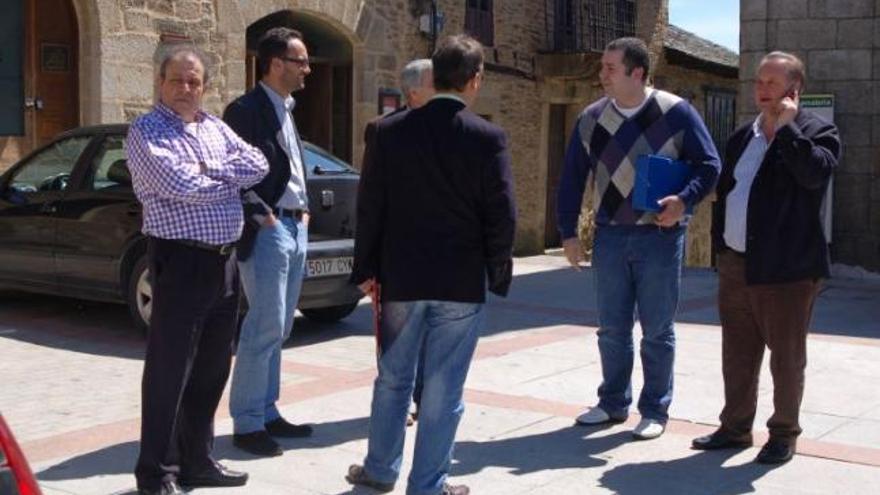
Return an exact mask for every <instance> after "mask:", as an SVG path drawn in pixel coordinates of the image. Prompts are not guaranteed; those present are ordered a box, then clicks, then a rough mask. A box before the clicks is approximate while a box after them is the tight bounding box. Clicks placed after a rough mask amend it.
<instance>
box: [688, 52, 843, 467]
mask: <svg viewBox="0 0 880 495" xmlns="http://www.w3.org/2000/svg"><path fill="white" fill-rule="evenodd" d="M804 74H805V71H804V64H803V62H801V61H800V60H799V59H798V58H797V57H795V56H794V55H791V54H789V53H784V52H773V53H770V54H768V55H767V56H766V57H764V58H763V59H762V60H761V63H760V65H759V67H758V72H757V78H756V80H755V103H756V104H757V106H758V108H759V109H760V110H761V114H760V115H759V116H758V118H757V119H755V121H754V122H752V123H749V124H748V125H746V126H744V127H742V128H740V129H739V130H737V131H736V132H735V133H734V134H733V135H732V136H731V137H730V139H729V140H728V143H727V152H726V156H725V161H724V168H723V169H722V172H721V177H720V179H719V181H718V188H717V191H718V200H717V202H716V203H715V211H714V221H713V224H712V231H713V232H712V233H713V237H714V243H715V246H716V248H717V251H718V276H719V290H718V309H719V313H720V316H721V331H722V368H723V376H724V402H725V404H724V409H723V411H722V412H721V427H720V428H719V429H718V430H717V431H715V432H714V433H713V434H711V435H708V436H705V437H700V438H697V439H695V440H694V441H693V447H694V448H696V449H701V450H711V449H721V448H735V447H747V446H750V445H751V444H752V433H751V431H752V423H753V422H754V419H755V411H756V407H757V401H758V377H759V375H760V371H761V360H762V358H763V355H764V348H765V347H767V348H769V349H770V371H771V373H772V375H773V406H774V412H773V416H771V417H770V420H769V421H768V422H767V426H768V428H769V430H770V440H769V441H768V442H767V443H766V444H765V445H764V447H763V448H762V449H761V452H760V453H759V454H758V457H757V458H756V461H757V462H760V463H765V464H779V463H783V462H787V461H788V460H790V459H791V457H792V455H793V454H794V451H795V443H796V440H797V437H798V435H800V433H801V428H800V425H799V421H798V416H799V411H800V405H801V399H802V397H803V392H804V369H805V368H806V365H807V330H808V327H809V323H810V317H811V315H812V310H813V303H814V301H815V300H816V295H817V294H818V292H819V280H820V279H822V278H826V277H828V275H829V260H828V244H827V240H826V239H825V236H824V233H823V230H822V220H821V215H820V210H821V206H822V200H823V198H824V195H825V190H826V189H827V187H828V181H829V179H830V177H831V173H832V171H833V169H834V168H835V167H836V166H837V160H838V158H839V155H840V139H839V137H838V133H837V128H836V127H834V125H833V124H831V123H829V122H826V121H825V120H823V119H821V118H819V117H817V116H816V115H814V114H812V113H810V112H808V111H804V110H799V109H798V102H799V95H800V93H801V90H802V89H803V87H804V82H805V76H804Z"/></svg>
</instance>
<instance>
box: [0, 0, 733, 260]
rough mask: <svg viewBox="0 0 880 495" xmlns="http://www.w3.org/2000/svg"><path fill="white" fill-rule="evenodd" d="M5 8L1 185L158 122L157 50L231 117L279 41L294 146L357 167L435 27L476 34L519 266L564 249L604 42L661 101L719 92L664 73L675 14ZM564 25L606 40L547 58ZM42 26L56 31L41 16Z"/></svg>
mask: <svg viewBox="0 0 880 495" xmlns="http://www.w3.org/2000/svg"><path fill="white" fill-rule="evenodd" d="M5 1H11V2H12V4H13V7H12V14H10V16H9V17H8V19H7V20H6V21H5V22H6V23H7V24H9V25H10V26H12V27H15V26H14V22H15V19H18V23H19V29H18V31H17V32H16V31H15V29H12V30H11V31H8V30H7V31H3V29H0V32H2V33H5V34H0V60H3V59H4V58H5V59H6V60H7V65H6V66H0V86H2V87H0V89H9V88H12V89H13V91H9V92H3V91H0V94H6V95H7V97H6V100H3V101H0V108H7V109H11V110H13V112H12V113H9V114H8V115H6V116H4V117H0V169H2V168H4V167H6V166H8V165H9V164H11V163H13V162H14V161H15V160H17V159H18V158H20V157H21V156H23V155H24V154H26V153H27V152H29V151H30V150H32V149H34V148H35V147H38V146H39V145H41V144H42V143H44V142H46V141H47V140H48V139H50V138H51V136H52V135H54V134H55V133H57V132H59V131H61V130H63V129H66V128H69V127H75V126H79V125H91V124H100V123H111V122H120V121H130V120H131V119H132V118H134V117H135V116H136V115H138V114H140V113H142V112H144V111H146V110H147V109H149V108H150V106H151V105H152V103H153V100H154V80H155V78H154V70H155V69H154V64H153V59H154V55H155V53H156V49H157V47H158V46H159V45H161V44H163V43H177V42H192V43H195V44H196V45H198V46H199V47H200V48H201V49H202V50H203V51H204V52H205V53H206V54H207V57H208V60H209V65H210V70H209V79H210V81H209V89H208V91H207V93H206V97H205V103H206V106H207V108H208V109H209V110H210V111H211V112H215V113H220V112H222V109H223V108H224V106H225V105H226V104H227V103H228V102H229V101H231V100H232V99H234V98H235V97H237V96H239V95H240V94H242V93H243V92H244V91H246V90H247V89H248V88H249V87H251V86H252V85H253V84H254V82H255V80H256V79H257V75H256V68H255V63H254V56H255V53H254V51H255V47H256V40H257V39H258V38H259V36H260V35H261V34H262V33H263V32H265V30H266V29H268V28H270V27H274V26H279V25H283V26H289V27H293V28H296V29H299V30H300V31H302V32H303V34H304V37H305V41H306V44H307V45H308V47H309V51H310V55H311V58H312V60H313V65H312V71H313V72H312V74H311V75H310V76H309V78H308V79H307V81H306V85H307V87H306V89H305V90H304V91H303V92H302V93H298V94H297V102H298V103H297V110H296V112H295V115H296V119H297V124H298V126H299V128H300V130H301V132H302V133H303V135H304V137H305V138H306V139H308V140H310V141H312V142H314V143H316V144H318V145H320V146H323V147H325V148H327V149H329V150H330V151H332V152H333V153H334V154H336V155H337V156H340V157H341V158H343V159H346V160H348V161H350V162H352V163H353V164H355V165H358V164H359V162H360V159H361V154H362V151H363V143H362V132H363V128H364V126H365V124H366V123H367V121H369V120H370V119H371V118H373V117H375V116H376V115H377V114H378V113H379V103H380V101H385V98H383V96H389V95H390V96H392V97H393V88H395V87H396V86H397V73H398V71H399V70H400V68H401V67H402V66H403V65H404V64H405V63H406V62H408V61H409V60H411V59H414V58H420V57H427V56H429V55H430V53H431V52H432V50H433V47H434V44H435V41H434V39H433V38H432V29H431V27H432V24H433V25H434V26H437V27H442V29H441V30H440V32H439V34H440V35H441V36H442V35H446V34H453V33H458V32H462V31H466V30H468V31H472V32H474V33H475V34H477V35H478V36H477V37H478V38H480V39H481V40H482V41H484V42H486V43H485V44H486V45H487V47H486V61H487V63H486V74H485V79H484V86H483V91H482V93H481V95H480V98H479V99H478V101H477V103H476V105H475V108H474V110H475V111H476V112H477V113H479V114H481V115H483V116H485V117H486V118H488V119H490V120H492V121H494V122H496V123H497V124H499V125H501V126H502V127H503V128H504V129H505V130H506V131H507V132H508V134H509V138H510V139H509V142H510V146H511V153H512V156H513V159H514V160H513V162H514V175H515V180H516V193H517V199H518V207H519V217H518V218H519V230H518V233H517V241H516V249H517V252H519V253H521V254H528V253H537V252H542V251H543V249H544V248H545V247H548V246H553V245H555V244H556V243H558V239H555V238H554V233H555V214H554V212H553V209H554V207H555V206H554V205H555V187H556V182H555V181H558V172H559V166H560V164H561V152H562V150H564V145H565V142H566V140H567V139H568V136H569V135H570V131H571V127H572V124H573V122H574V119H575V118H576V116H577V114H578V113H579V112H580V110H581V109H582V108H583V107H584V105H586V104H587V103H589V102H590V101H592V100H594V99H595V98H597V97H599V96H600V94H601V88H600V87H599V86H598V81H597V76H598V59H599V56H600V53H598V52H597V51H596V50H598V51H599V52H601V46H603V45H604V40H605V38H608V39H610V37H616V36H617V35H623V34H635V35H637V36H640V37H642V38H644V39H645V40H646V41H647V42H648V44H649V46H650V47H651V50H652V55H653V56H654V60H655V61H657V62H658V63H659V64H660V67H661V69H660V70H661V71H667V72H669V74H670V75H669V76H668V77H667V78H666V80H665V82H664V84H666V85H667V87H669V88H670V89H673V90H676V89H680V88H685V86H686V85H687V87H691V86H693V85H696V86H695V89H694V90H692V91H691V90H689V91H691V94H692V101H693V102H694V104H695V105H696V106H697V107H698V108H700V106H701V99H702V98H703V97H702V93H701V91H702V86H700V85H699V81H704V80H709V79H712V78H715V77H718V76H717V74H712V73H711V71H709V72H707V71H705V70H703V68H700V67H699V66H690V67H684V68H682V67H679V66H678V65H677V63H667V62H666V59H665V57H666V55H665V54H666V53H668V52H669V49H668V48H664V41H665V36H666V32H667V18H668V15H667V10H668V0H645V1H642V0H639V1H634V0H624V1H617V0H614V1H610V0H505V1H503V2H502V1H497V2H492V1H491V0H480V1H474V0H436V1H430V0H5ZM560 9H561V10H560ZM565 9H569V10H568V11H566V10H565ZM571 9H593V10H591V11H590V12H593V13H594V15H597V16H600V17H597V19H599V20H600V21H602V22H607V23H608V26H606V27H608V29H606V30H605V31H604V36H605V38H601V37H600V38H595V36H594V40H593V41H594V43H593V45H591V46H579V47H576V48H577V50H575V51H574V52H570V51H565V50H560V49H558V47H556V46H554V45H553V40H554V39H555V38H554V36H556V35H557V34H558V33H560V32H563V31H564V32H568V33H569V34H570V32H569V31H565V30H566V29H569V28H571V29H581V31H583V30H584V27H585V26H583V25H574V24H571V22H570V21H571V20H572V19H577V18H580V17H579V14H578V12H573V11H571ZM621 9H622V10H621ZM47 11H51V12H53V15H52V16H45V15H39V14H40V13H41V12H47ZM584 11H585V12H586V10H584ZM566 13H568V14H570V15H571V17H568V16H567V14H566ZM16 16H17V17H16ZM602 16H604V17H602ZM49 18H51V19H49ZM9 19H11V20H9ZM431 19H435V22H434V23H432V22H431ZM603 19H604V21H603ZM2 22H4V21H0V28H3V27H4V25H2ZM627 23H628V24H627ZM612 24H613V25H612ZM627 25H628V26H629V27H628V28H627ZM59 26H62V27H63V29H62V28H59ZM621 26H623V27H621ZM22 27H23V31H24V32H22ZM563 28H564V29H563ZM612 28H613V29H612ZM571 32H574V31H571ZM16 33H17V34H16ZM579 33H580V35H585V36H586V35H591V33H590V32H579ZM31 34H33V36H31ZM16 36H19V38H16ZM609 36H610V37H609ZM4 41H6V42H7V43H6V44H5V45H4V43H3V42H4ZM16 47H18V50H19V52H20V53H19V58H18V59H10V58H8V57H4V55H10V54H12V55H14V54H15V53H13V52H14V50H15V49H16ZM3 50H7V52H8V53H4V52H3ZM10 50H11V51H10ZM563 52H565V53H563ZM696 58H697V59H699V55H697V56H696ZM9 60H19V61H20V64H21V67H23V68H24V69H23V72H22V73H21V74H19V76H20V80H21V81H22V84H21V85H20V87H18V88H17V89H16V87H14V84H13V82H10V81H12V80H13V79H14V77H11V78H6V79H4V76H5V75H6V74H5V72H8V71H7V69H10V67H11V69H10V70H12V72H14V70H13V69H15V67H12V65H14V64H12V65H10V62H8V61H9ZM0 64H2V62H0ZM664 64H665V65H664ZM710 65H711V64H710ZM664 67H665V68H664ZM13 75H14V74H13ZM722 79H724V78H723V77H722ZM727 79H730V78H729V77H728V78H727ZM732 80H733V81H734V84H735V81H736V79H735V77H734V78H733V79H732ZM676 81H681V83H680V84H679V83H676ZM728 82H729V81H728ZM4 84H6V86H3V85H4ZM719 84H720V83H719ZM62 89H65V90H66V91H67V92H64V91H62ZM16 91H18V92H16ZM8 95H12V96H8ZM16 98H18V100H16ZM22 108H24V109H23V110H22ZM65 112H66V113H65ZM4 120H5V123H4ZM698 216H699V217H700V220H699V221H697V222H695V224H696V225H695V227H694V229H692V230H693V231H694V232H695V233H698V234H699V235H697V236H696V237H699V238H700V239H697V240H693V241H692V243H695V245H696V244H700V243H702V245H705V244H706V243H707V242H708V235H706V234H705V232H706V231H707V229H708V227H707V225H708V224H707V223H706V220H705V219H703V218H702V216H700V215H698ZM700 224H703V225H702V227H700ZM556 236H557V237H558V234H557V235H556ZM690 252H691V253H695V254H694V257H691V258H689V259H690V262H691V263H695V264H706V263H707V262H708V258H707V255H706V252H707V251H706V249H704V248H702V247H699V248H694V249H693V250H691V251H690Z"/></svg>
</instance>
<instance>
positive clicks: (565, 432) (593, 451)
mask: <svg viewBox="0 0 880 495" xmlns="http://www.w3.org/2000/svg"><path fill="white" fill-rule="evenodd" d="M603 429H604V428H585V427H583V426H569V427H567V428H563V429H561V430H556V431H551V432H546V433H540V434H536V435H527V436H524V437H514V438H504V439H500V440H488V441H485V442H470V441H465V442H456V444H455V452H454V458H455V464H453V467H452V470H451V474H452V475H453V476H460V475H466V474H474V473H479V472H480V471H482V470H483V469H485V468H488V467H505V468H510V472H511V473H512V474H515V475H524V474H529V473H534V472H538V471H548V470H554V469H572V468H595V467H601V466H604V465H606V464H607V463H608V461H607V460H605V459H601V458H599V457H598V456H599V455H601V454H602V453H604V452H608V451H610V450H613V449H615V448H617V447H618V446H620V445H622V444H624V443H627V442H631V441H632V434H631V433H630V432H628V431H625V432H618V433H613V434H611V435H605V436H599V437H594V438H590V435H592V434H594V433H596V432H598V431H601V430H603Z"/></svg>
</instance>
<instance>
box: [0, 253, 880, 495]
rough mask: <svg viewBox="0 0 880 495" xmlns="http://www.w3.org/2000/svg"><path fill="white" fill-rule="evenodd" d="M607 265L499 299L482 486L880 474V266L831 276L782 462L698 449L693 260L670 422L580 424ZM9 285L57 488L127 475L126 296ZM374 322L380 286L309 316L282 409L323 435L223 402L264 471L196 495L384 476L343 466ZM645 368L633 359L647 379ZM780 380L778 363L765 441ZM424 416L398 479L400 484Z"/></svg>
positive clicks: (703, 415) (763, 410)
mask: <svg viewBox="0 0 880 495" xmlns="http://www.w3.org/2000/svg"><path fill="white" fill-rule="evenodd" d="M592 283H593V281H592V275H591V273H590V270H584V271H582V272H574V271H572V270H570V269H568V268H566V266H565V263H564V262H563V260H562V259H561V258H558V257H553V256H538V257H531V258H523V259H518V260H517V261H516V279H515V281H514V285H513V290H512V294H511V296H510V297H509V298H508V299H491V300H490V302H489V306H488V307H489V327H488V329H487V331H486V332H485V336H484V338H483V339H482V340H481V342H480V344H479V347H478V350H477V356H476V358H475V361H474V363H473V366H472V368H471V373H470V376H469V378H468V382H467V392H466V394H467V396H466V401H467V410H466V412H465V415H464V418H463V420H462V423H461V427H460V429H459V434H458V442H457V444H456V449H455V461H454V465H453V468H452V474H453V479H452V480H451V481H453V482H463V483H467V484H469V485H470V486H471V488H472V489H473V492H474V493H478V494H479V493H492V494H502V493H503V494H520V493H523V494H525V493H534V494H583V493H623V494H654V493H656V494H691V493H692V494H737V493H751V492H756V493H768V494H827V493H833V492H838V493H846V494H851V493H855V494H861V493H866V494H867V493H878V492H880V380H878V377H880V283H877V282H865V281H849V280H832V281H830V282H829V283H828V284H827V285H826V288H825V289H824V291H823V292H822V294H821V296H820V300H819V302H818V304H817V308H816V315H815V318H814V321H813V325H812V334H811V336H810V339H809V360H810V362H809V365H808V370H807V390H806V395H805V398H804V406H803V418H802V422H803V427H804V434H803V436H802V438H801V441H800V443H799V454H798V455H797V456H796V457H795V459H794V460H793V461H792V462H790V463H789V464H787V465H784V466H781V467H777V468H768V467H763V466H758V465H756V464H754V463H752V462H751V460H752V459H753V458H754V456H755V454H756V453H757V450H758V447H755V448H752V449H748V450H745V451H740V452H734V453H731V452H723V453H718V452H711V453H700V452H697V451H693V450H690V448H689V444H690V440H691V439H692V438H693V437H695V436H698V435H702V434H705V433H708V432H711V431H712V430H713V429H714V427H715V426H716V425H717V416H718V412H719V410H720V408H721V401H722V382H721V366H720V355H721V348H720V329H719V326H718V318H717V311H716V310H715V293H716V290H717V282H716V277H715V275H714V273H713V272H711V271H708V270H701V269H690V270H687V271H686V274H685V277H684V280H683V285H684V288H683V292H682V307H681V310H680V313H679V318H678V322H679V323H678V327H677V336H678V355H677V363H676V376H675V380H676V394H675V399H674V401H673V404H672V408H671V410H670V413H671V416H672V418H673V419H672V421H671V422H670V424H669V428H668V431H667V433H666V434H665V435H664V436H663V437H661V438H660V439H658V440H653V441H647V442H636V441H633V440H632V437H631V435H630V431H629V430H630V429H631V428H632V426H633V425H634V424H635V422H636V421H637V420H638V417H637V415H636V414H633V415H631V417H630V420H629V421H628V422H627V423H626V424H624V425H618V426H613V427H607V428H584V427H577V426H574V425H573V418H574V417H575V416H576V415H577V414H578V413H579V412H580V410H581V409H582V408H583V406H584V405H587V404H590V403H592V402H593V401H594V399H595V391H596V388H597V387H598V385H599V381H600V373H599V370H600V368H599V357H598V352H597V349H596V328H595V326H596V312H595V304H594V300H593V292H592V291H593V288H592ZM0 300H2V303H0V383H2V387H0V411H2V413H3V415H4V416H5V418H6V420H7V422H8V423H9V424H10V425H11V426H12V428H13V429H14V431H15V433H16V436H17V437H18V440H19V442H20V443H21V444H22V447H23V448H24V450H25V453H26V454H27V455H28V457H29V459H30V461H31V464H32V467H33V468H34V471H35V472H36V473H37V476H38V478H39V480H40V483H41V485H42V487H43V489H44V491H45V493H46V494H51V495H55V494H108V493H113V494H122V493H131V490H132V489H133V487H134V478H133V476H132V475H131V469H132V466H133V464H134V460H135V457H136V454H137V432H138V425H139V422H138V414H139V413H138V410H139V383H140V372H141V366H142V362H141V359H142V354H143V341H142V339H141V337H140V336H138V335H137V334H135V332H134V330H133V329H132V327H131V324H130V323H129V321H128V316H127V313H126V310H125V308H123V307H121V306H115V305H110V304H100V303H88V302H80V301H76V300H68V299H63V298H51V297H44V296H33V295H27V294H19V293H3V294H2V295H0ZM370 325H371V316H370V309H369V305H368V304H363V305H362V306H361V307H360V308H359V309H358V310H357V311H356V312H355V313H354V314H353V315H352V316H350V317H349V318H347V319H346V320H344V321H343V322H340V323H337V324H334V325H317V324H314V323H310V322H308V321H306V320H304V319H298V320H297V322H296V329H295V335H294V338H293V339H292V341H291V342H290V343H289V344H288V345H287V347H286V348H285V351H284V355H283V359H284V365H283V366H284V368H283V380H282V394H281V397H282V398H281V403H282V411H283V413H284V414H285V415H286V416H287V417H289V418H291V419H292V420H294V421H297V422H312V423H314V424H315V426H316V430H315V435H314V436H313V437H312V438H310V439H306V440H289V441H285V442H284V443H283V445H284V447H285V449H286V452H285V455H284V456H282V457H277V458H272V459H255V458H252V457H250V456H249V455H247V454H244V453H242V452H240V451H237V450H236V449H234V448H233V447H232V445H231V438H230V433H231V421H230V420H229V417H228V413H227V409H226V403H225V402H224V403H223V404H222V405H221V408H220V410H219V412H218V422H217V426H218V438H217V442H216V453H217V456H218V457H219V458H220V459H222V460H223V462H225V463H227V464H229V465H230V466H231V467H234V468H237V469H241V470H245V471H248V472H249V473H250V474H251V482H250V483H249V484H248V486H247V487H244V488H239V489H228V490H219V489H213V490H207V489H206V490H197V491H196V492H195V493H199V494H217V495H226V494H229V495H234V494H260V495H262V494H281V493H284V494H319V493H320V494H342V493H355V494H362V493H370V491H369V490H362V489H355V490H352V489H351V487H350V486H349V485H348V484H347V483H346V482H345V481H344V480H343V479H342V475H343V474H344V473H345V470H346V468H347V466H348V465H349V464H351V463H354V462H360V461H361V460H362V458H363V456H364V454H365V451H366V440H365V437H366V433H367V425H368V414H369V404H370V394H371V385H372V379H373V377H374V368H375V354H374V350H373V338H372V335H371V333H370ZM636 333H637V336H638V330H637V331H636ZM765 361H766V360H765ZM640 377H641V369H640V368H639V365H638V358H637V363H636V369H635V372H634V383H633V386H634V392H635V393H636V394H637V393H638V391H639V389H640V388H641V378H640ZM771 393H772V387H771V383H770V377H769V372H768V371H767V370H766V368H765V370H764V374H763V375H762V385H761V393H760V400H759V414H758V418H757V421H756V430H757V431H758V432H759V436H758V439H757V441H756V443H758V446H760V443H761V442H763V440H764V438H765V436H764V435H763V432H764V431H765V428H764V427H763V423H764V422H765V421H766V419H767V417H768V416H769V414H770V408H771V397H772V396H771ZM414 433H415V430H411V431H410V434H409V435H408V437H407V450H406V456H407V463H406V464H405V465H404V468H403V477H402V478H401V482H400V483H399V485H398V489H397V490H396V492H395V493H404V488H405V476H406V473H407V472H408V467H409V464H408V460H409V456H410V455H411V449H412V441H413V437H414Z"/></svg>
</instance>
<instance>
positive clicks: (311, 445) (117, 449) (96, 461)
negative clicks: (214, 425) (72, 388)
mask: <svg viewBox="0 0 880 495" xmlns="http://www.w3.org/2000/svg"><path fill="white" fill-rule="evenodd" d="M368 422H369V418H356V419H346V420H342V421H331V422H327V423H316V424H314V425H313V426H314V427H315V433H314V435H313V436H312V437H311V438H305V439H279V443H280V444H281V446H282V447H283V448H284V450H286V451H295V450H309V449H317V448H325V447H332V446H335V445H340V444H343V443H347V442H351V441H354V440H360V439H362V438H366V436H367V425H368ZM138 449H139V447H138V442H125V443H120V444H116V445H111V446H109V447H105V448H103V449H100V450H96V451H94V452H89V453H87V454H82V455H78V456H76V457H71V458H70V459H67V460H65V461H62V462H60V463H58V464H55V465H54V466H50V467H48V468H46V469H43V470H42V471H39V472H37V473H36V477H37V479H38V480H39V481H43V482H48V481H61V480H75V479H84V478H89V477H93V476H103V475H117V474H126V473H132V477H133V476H134V474H133V473H134V465H135V462H136V461H137V455H138ZM214 457H215V458H216V459H217V460H219V461H220V462H223V460H236V461H241V460H259V459H261V458H259V457H256V456H253V455H250V454H248V453H246V452H243V451H241V450H239V449H237V448H235V447H233V446H232V436H231V435H222V436H218V437H217V438H216V439H215V441H214ZM243 469H244V470H245V471H247V466H243Z"/></svg>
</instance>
